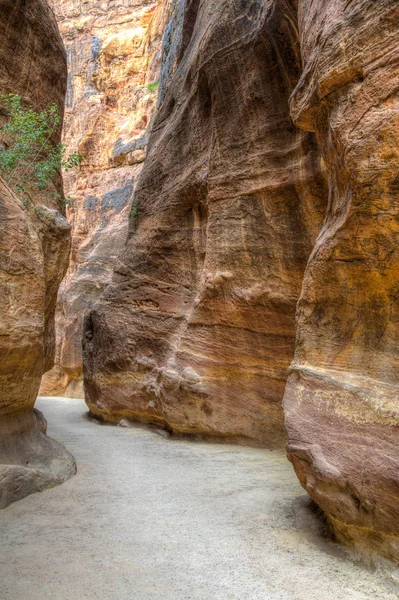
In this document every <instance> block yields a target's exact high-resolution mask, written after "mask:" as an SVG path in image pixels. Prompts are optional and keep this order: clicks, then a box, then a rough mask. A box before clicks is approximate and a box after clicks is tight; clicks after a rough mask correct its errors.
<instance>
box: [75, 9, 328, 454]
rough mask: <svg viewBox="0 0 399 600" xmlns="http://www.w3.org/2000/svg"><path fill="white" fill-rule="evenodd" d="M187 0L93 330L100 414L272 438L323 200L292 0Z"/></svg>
mask: <svg viewBox="0 0 399 600" xmlns="http://www.w3.org/2000/svg"><path fill="white" fill-rule="evenodd" d="M244 4H245V6H244V5H243V4H242V3H241V4H240V3H237V2H235V1H233V0H226V1H225V2H214V1H211V0H208V1H204V2H201V3H199V2H195V1H191V2H185V1H181V2H177V3H175V7H174V12H173V14H172V17H171V20H170V22H169V24H168V27H167V29H166V34H165V39H164V47H163V58H162V73H161V79H160V81H161V87H160V91H159V95H160V96H159V97H160V106H159V109H158V111H157V114H156V118H155V121H154V125H153V128H152V134H151V137H150V142H149V146H148V153H147V158H146V162H145V165H144V169H143V171H142V174H141V177H140V180H139V183H138V186H137V188H136V192H135V196H134V203H133V208H132V211H131V213H130V225H129V233H128V239H127V243H126V247H125V249H124V251H123V253H122V255H121V257H120V260H118V261H117V262H116V265H115V273H114V277H113V280H112V284H111V285H110V286H109V287H108V288H107V290H106V292H105V294H104V295H103V296H102V297H101V299H100V300H99V301H98V302H97V304H96V305H95V306H94V307H93V308H92V310H91V311H89V313H88V315H87V318H86V321H85V330H84V361H85V390H86V402H87V404H88V406H89V408H90V410H91V412H92V413H93V414H94V415H97V416H98V417H100V418H103V419H106V420H111V421H118V420H120V419H121V418H123V417H127V418H130V419H133V420H138V421H144V422H153V423H159V424H162V425H163V426H165V427H166V428H169V429H171V430H173V431H175V432H177V433H179V434H197V435H206V436H208V437H209V436H217V437H223V438H225V439H227V440H232V441H240V442H245V443H250V444H255V445H263V446H268V447H274V446H277V445H281V444H282V443H283V440H284V428H283V415H282V408H281V403H282V397H283V394H284V386H285V381H286V377H287V370H288V367H289V364H290V362H291V360H292V359H293V356H294V344H295V306H296V302H297V299H298V296H299V293H300V289H301V284H302V279H303V273H304V269H305V266H306V263H307V260H308V258H309V255H310V252H311V249H312V247H313V245H314V242H315V238H316V235H317V233H318V232H319V230H320V228H321V225H322V220H323V217H324V212H325V204H326V199H327V189H326V187H325V180H324V177H323V173H322V166H321V162H320V159H319V152H318V149H317V145H316V141H315V136H314V134H313V133H308V132H301V131H299V130H298V129H296V128H295V127H294V126H293V123H292V121H291V118H290V115H289V105H288V101H289V97H290V94H291V93H292V91H293V89H294V87H295V86H296V84H297V83H298V80H299V77H300V75H301V59H300V50H299V40H298V35H297V15H296V3H295V1H294V0H285V1H280V0H278V1H277V0H276V1H271V2H264V0H251V1H249V2H245V3H244Z"/></svg>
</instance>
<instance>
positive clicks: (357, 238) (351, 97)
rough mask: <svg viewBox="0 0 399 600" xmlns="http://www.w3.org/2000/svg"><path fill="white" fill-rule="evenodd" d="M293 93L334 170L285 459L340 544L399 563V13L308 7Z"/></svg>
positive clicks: (384, 7)
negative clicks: (300, 68)
mask: <svg viewBox="0 0 399 600" xmlns="http://www.w3.org/2000/svg"><path fill="white" fill-rule="evenodd" d="M299 5H300V9H299V26H300V35H301V41H302V55H303V60H304V72H303V75H302V77H301V80H300V82H299V84H298V86H297V88H296V89H295V91H294V94H293V96H292V104H291V108H292V116H293V119H294V121H295V123H296V124H297V125H298V127H301V128H302V129H303V130H305V131H315V132H316V134H317V138H318V141H319V145H320V148H321V151H322V154H323V157H324V160H325V163H326V166H327V170H328V175H329V187H330V200H329V206H328V211H327V217H326V221H325V224H324V227H323V229H322V231H321V234H320V236H319V238H318V240H317V243H316V246H315V248H314V250H313V253H312V256H311V259H310V261H309V264H308V267H307V269H306V273H305V278H304V284H303V289H302V295H301V298H300V302H299V307H298V339H297V348H296V356H295V362H294V365H293V370H292V373H291V375H290V377H289V381H288V385H287V391H286V395H285V412H286V424H287V429H288V436H289V446H288V450H289V456H290V458H291V460H292V462H293V464H294V467H295V469H296V472H297V474H298V477H299V479H300V481H301V483H302V485H303V486H304V487H305V489H306V490H307V491H308V492H309V494H310V495H311V496H312V497H313V498H314V500H315V501H316V502H317V503H318V504H319V506H320V507H321V508H322V509H323V511H324V512H325V513H326V515H327V517H328V520H329V522H330V523H331V525H332V527H333V529H334V531H335V533H336V535H337V537H338V538H339V539H340V540H343V541H345V542H348V543H350V544H352V545H355V546H356V547H357V548H360V549H365V548H367V549H371V550H377V551H379V552H380V553H382V554H383V555H385V556H386V557H388V558H396V559H398V558H399V402H398V395H399V387H398V384H399V369H398V366H399V362H398V358H399V354H398V339H399V330H398V328H399V304H398V298H399V296H398V293H399V280H398V274H399V254H398V239H399V238H398V236H399V219H398V214H399V202H398V200H399V177H398V164H399V145H398V138H399V43H398V40H399V5H398V2H397V1H396V0H379V1H378V2H374V1H372V0H353V1H352V2H347V1H346V0H345V1H344V0H337V1H336V2H333V3H331V2H330V3H324V2H321V1H319V2H311V1H310V0H302V1H300V2H299Z"/></svg>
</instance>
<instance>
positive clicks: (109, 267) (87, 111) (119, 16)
mask: <svg viewBox="0 0 399 600" xmlns="http://www.w3.org/2000/svg"><path fill="white" fill-rule="evenodd" d="M51 4H52V5H53V7H54V10H55V12H56V16H57V19H58V23H59V26H60V31H61V35H62V37H63V40H64V43H65V46H66V49H67V56H68V71H69V77H68V91H67V99H66V116H65V128H64V141H65V143H66V145H67V147H68V150H69V151H70V152H73V151H78V152H79V153H80V154H81V155H82V157H83V163H82V165H81V167H80V169H79V172H77V173H73V174H72V175H69V173H68V174H66V177H65V190H66V195H67V196H68V197H69V198H70V202H71V204H70V207H69V208H68V211H67V212H68V218H69V220H70V222H71V224H72V254H71V262H70V266H69V269H68V272H67V275H66V278H65V280H64V282H63V284H62V286H61V289H60V293H59V300H58V309H57V351H56V360H55V367H54V369H53V370H52V371H51V372H50V373H48V374H47V375H46V376H45V377H44V378H43V383H42V387H41V394H42V395H51V396H56V395H61V396H70V397H76V398H83V397H84V394H83V388H82V329H83V316H84V314H85V311H86V310H87V308H89V307H91V306H92V305H93V304H95V302H96V300H97V299H98V298H99V297H100V296H101V294H102V293H103V291H104V289H105V288H106V287H107V285H108V283H109V282H110V280H111V277H112V273H113V267H114V264H115V261H116V258H117V256H118V255H119V254H120V253H121V252H122V249H123V246H124V243H125V239H126V235H127V229H128V222H129V219H128V212H129V210H130V205H131V201H132V196H133V191H134V187H135V184H136V181H137V177H138V175H139V173H140V171H141V169H142V163H143V161H144V158H145V155H146V147H147V142H148V133H147V129H148V128H149V126H150V123H151V114H152V111H153V108H154V107H155V103H156V98H157V87H158V78H159V60H160V46H161V41H162V35H163V32H164V30H165V27H166V22H167V15H168V12H169V10H170V9H169V5H170V4H171V2H170V1H169V0H162V1H161V0H152V1H148V0H141V1H136V0H135V1H134V2H133V1H126V0H117V1H116V2H115V1H113V2H103V1H99V0H90V1H89V2H85V3H84V4H82V3H81V2H80V1H76V0H70V1H65V0H51Z"/></svg>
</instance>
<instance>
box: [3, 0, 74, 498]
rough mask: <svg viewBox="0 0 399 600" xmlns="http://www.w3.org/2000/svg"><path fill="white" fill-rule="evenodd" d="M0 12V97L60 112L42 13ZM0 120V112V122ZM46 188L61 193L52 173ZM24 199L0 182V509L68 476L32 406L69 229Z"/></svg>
mask: <svg viewBox="0 0 399 600" xmlns="http://www.w3.org/2000/svg"><path fill="white" fill-rule="evenodd" d="M0 14H1V18H0V40H1V42H0V92H1V93H17V94H19V95H20V96H21V98H22V100H23V102H24V104H25V105H27V106H32V107H33V108H34V109H35V110H38V109H43V108H45V107H47V106H48V105H49V103H51V102H53V103H55V104H57V105H58V107H59V109H60V111H62V110H63V102H64V94H65V85H66V63H65V54H64V49H63V46H62V42H61V38H60V37H59V34H58V29H57V25H56V22H55V20H54V16H53V14H52V11H51V10H50V8H49V6H48V5H47V3H46V2H45V1H44V0H32V1H31V2H29V3H27V2H25V1H22V0H0ZM5 118H6V115H5V114H0V121H2V122H3V121H4V119H5ZM60 134H61V132H60V131H59V132H58V134H57V139H55V140H54V141H55V142H58V141H59V139H60ZM53 191H56V192H58V193H61V191H62V182H61V177H60V176H58V177H57V178H56V180H55V181H54V183H53ZM30 195H31V199H32V202H33V204H34V205H35V208H36V210H33V208H32V207H31V208H29V209H27V208H25V207H24V206H23V204H22V202H21V201H20V199H19V198H18V197H17V196H16V195H15V194H14V192H13V191H12V190H11V189H10V188H9V187H8V186H7V184H6V183H5V181H4V180H3V179H1V178H0V508H3V507H5V506H7V505H8V504H9V503H10V502H12V501H14V500H18V499H20V498H23V497H24V496H26V495H28V494H30V493H32V492H35V491H40V490H42V489H44V488H46V487H51V486H53V485H56V484H58V483H61V482H62V481H64V480H65V479H67V478H68V477H70V476H71V475H72V474H73V473H74V472H75V470H76V466H75V462H74V460H73V458H72V456H71V455H70V454H69V453H68V452H67V451H66V450H65V449H64V448H63V447H62V446H61V445H60V444H58V443H57V442H55V441H54V440H51V439H50V438H48V437H46V435H45V432H46V421H45V419H44V417H43V415H41V414H40V413H39V412H38V411H35V410H34V408H33V406H34V403H35V400H36V396H37V393H38V390H39V386H40V380H41V377H42V374H43V372H44V371H46V370H48V369H49V368H51V366H52V362H53V357H54V311H55V304H56V297H57V290H58V286H59V284H60V281H61V279H62V277H63V275H64V273H65V270H66V266H67V261H68V255H69V246H70V225H69V223H68V221H67V220H66V219H65V217H64V216H63V215H62V212H61V211H62V207H61V203H60V204H58V201H57V200H56V199H55V194H53V195H51V194H44V193H43V194H41V193H39V192H37V191H36V192H35V193H34V192H31V194H30Z"/></svg>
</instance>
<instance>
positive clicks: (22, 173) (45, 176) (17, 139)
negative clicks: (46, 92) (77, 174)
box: [0, 94, 82, 208]
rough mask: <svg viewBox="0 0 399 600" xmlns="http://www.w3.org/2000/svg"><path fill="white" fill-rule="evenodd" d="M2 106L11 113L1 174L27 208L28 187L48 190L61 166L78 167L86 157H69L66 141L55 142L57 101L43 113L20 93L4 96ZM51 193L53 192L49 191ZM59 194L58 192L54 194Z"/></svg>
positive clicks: (3, 134) (0, 132)
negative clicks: (27, 104)
mask: <svg viewBox="0 0 399 600" xmlns="http://www.w3.org/2000/svg"><path fill="white" fill-rule="evenodd" d="M0 105H1V107H2V109H3V110H4V111H5V112H6V114H7V116H8V120H7V122H6V123H5V124H4V125H3V127H1V128H0V140H2V142H3V148H0V174H1V175H2V177H3V178H4V179H5V180H6V182H7V183H8V185H9V186H10V187H12V188H13V189H14V190H15V192H16V193H17V194H19V195H22V196H23V199H22V203H23V205H24V206H25V207H26V208H27V207H28V205H29V203H28V198H29V194H28V192H27V188H36V189H38V190H42V191H43V190H48V186H49V183H51V181H52V180H53V179H54V177H55V175H56V174H57V173H59V171H60V170H61V169H64V170H65V171H69V170H70V169H74V168H77V167H78V166H79V165H80V163H81V161H82V156H81V155H80V154H78V153H77V152H74V153H73V154H70V155H69V156H66V147H65V144H62V143H59V144H54V142H53V141H52V139H53V135H54V133H55V132H56V131H57V130H58V129H59V127H60V125H61V116H60V114H59V112H58V108H57V106H56V105H55V104H50V105H49V106H48V107H47V108H46V109H44V110H42V111H41V112H36V111H34V110H33V109H31V108H24V107H23V106H22V103H21V98H20V96H18V95H17V94H8V95H0ZM48 193H49V194H50V193H51V192H50V191H49V192H48ZM53 195H54V196H55V197H57V196H58V195H57V194H53Z"/></svg>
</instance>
